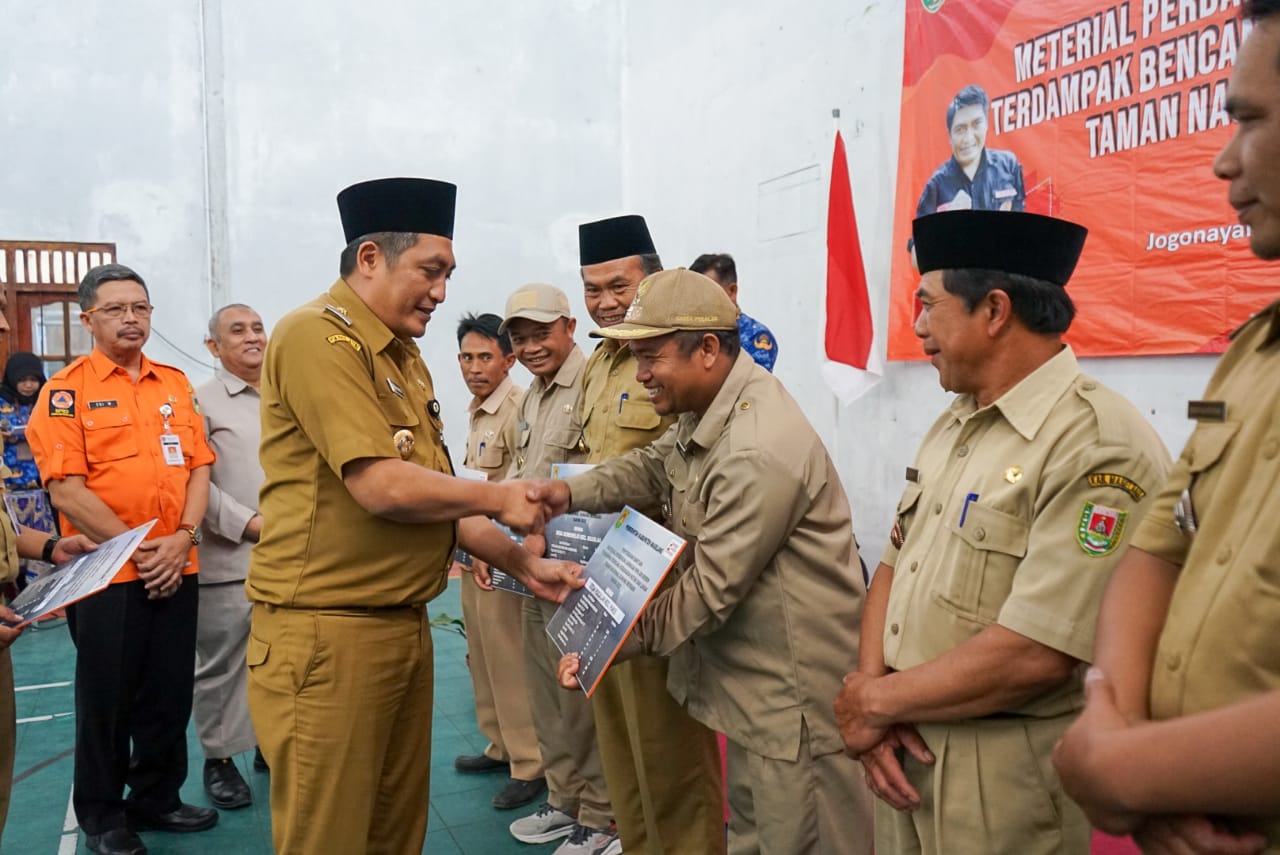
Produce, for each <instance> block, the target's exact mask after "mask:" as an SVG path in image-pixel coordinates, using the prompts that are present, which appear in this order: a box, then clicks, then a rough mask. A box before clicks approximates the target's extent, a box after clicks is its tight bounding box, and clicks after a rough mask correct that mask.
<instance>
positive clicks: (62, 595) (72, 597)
mask: <svg viewBox="0 0 1280 855" xmlns="http://www.w3.org/2000/svg"><path fill="white" fill-rule="evenodd" d="M156 522H157V521H156V520H151V522H145V523H143V524H142V525H140V526H138V527H137V528H134V529H130V530H129V531H126V532H125V533H124V534H118V535H116V536H115V537H113V538H111V539H110V540H106V541H103V542H102V543H99V544H98V548H97V549H96V550H94V551H93V552H89V553H86V554H84V555H77V556H76V557H75V558H73V559H71V560H70V561H67V562H66V563H64V564H59V565H58V566H57V567H54V568H53V569H52V570H51V571H49V572H48V573H46V574H45V575H43V576H41V577H40V578H39V579H37V580H36V581H34V582H32V583H31V584H30V585H28V586H27V587H26V588H24V589H23V591H22V593H21V594H19V595H18V596H17V597H16V598H15V599H14V601H13V602H12V603H10V604H9V608H11V609H13V610H14V612H16V613H17V614H18V616H19V618H20V620H19V621H18V622H17V623H16V624H12V625H13V626H26V625H27V624H29V623H31V622H32V621H33V620H35V619H36V618H38V617H41V616H43V615H47V614H49V612H53V611H57V610H58V609H60V608H63V607H65V606H68V605H70V604H71V603H74V602H77V601H78V600H83V599H84V598H85V597H88V596H90V595H92V594H96V593H98V592H99V591H101V590H102V589H103V588H105V587H107V585H109V584H111V580H112V579H114V578H115V575H116V574H117V573H119V572H120V568H121V567H123V566H124V564H125V562H126V561H128V560H129V558H130V557H131V556H132V555H133V553H134V552H136V551H137V549H138V544H140V543H142V541H143V540H144V539H145V538H146V536H147V532H149V531H151V527H152V526H154V525H155V524H156ZM188 584H192V585H194V584H195V580H194V579H193V580H191V581H190V582H189V583H188Z"/></svg>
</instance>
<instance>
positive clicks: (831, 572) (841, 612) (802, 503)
mask: <svg viewBox="0 0 1280 855" xmlns="http://www.w3.org/2000/svg"><path fill="white" fill-rule="evenodd" d="M569 484H570V488H571V490H572V492H573V504H574V506H575V507H578V508H581V509H583V510H587V511H605V510H616V509H618V508H619V507H621V505H622V504H623V503H626V504H632V505H637V504H639V503H641V502H643V501H645V500H647V499H648V498H649V497H651V496H653V495H654V494H655V493H657V494H659V495H660V496H662V498H663V500H664V510H665V514H664V524H665V525H666V526H667V527H668V528H671V529H673V530H674V531H675V532H676V533H677V534H679V535H680V536H681V537H683V538H685V539H687V540H688V541H689V545H688V546H687V547H686V548H685V551H684V553H683V554H682V557H681V559H680V563H679V565H678V566H677V567H676V569H674V570H673V571H672V573H673V574H674V575H675V579H674V583H672V584H669V587H668V588H667V589H666V590H665V591H663V592H662V593H661V594H659V595H657V596H656V597H654V599H653V600H652V601H651V602H650V603H649V605H648V607H646V608H645V610H644V612H643V613H642V614H641V616H640V620H639V622H638V623H637V624H636V627H635V630H634V632H633V633H632V635H631V636H630V637H629V638H628V640H627V644H626V646H624V649H623V651H622V655H623V656H629V655H635V654H637V653H657V654H660V655H663V656H670V657H671V666H670V670H669V671H668V675H667V687H668V689H669V691H670V692H671V694H672V695H673V696H674V697H675V699H676V700H677V701H679V702H680V703H682V704H684V705H685V707H686V709H688V711H689V714H690V715H691V716H693V717H694V718H695V719H697V720H699V721H701V722H702V723H703V724H705V725H706V726H707V727H710V728H712V729H714V730H718V731H720V732H722V733H724V734H725V735H727V736H728V737H729V738H730V739H732V740H733V741H734V742H736V743H738V744H740V745H743V746H744V747H746V748H747V749H748V750H750V751H752V752H754V753H756V754H759V755H762V756H765V757H771V758H774V759H778V760H787V761H792V762H794V761H796V760H797V758H798V755H799V751H800V746H801V739H802V734H803V732H804V731H805V729H806V727H807V729H808V735H809V747H810V751H811V752H812V754H813V756H815V757H816V756H819V755H823V754H831V753H834V752H838V751H840V750H841V749H842V747H843V746H842V743H841V740H840V732H839V730H838V729H837V727H836V723H835V718H834V714H833V712H832V707H831V702H832V699H833V698H834V697H835V696H836V694H837V693H838V692H839V691H840V685H841V680H842V679H843V677H844V675H845V674H846V673H848V672H849V671H851V670H853V669H854V668H855V667H856V665H857V660H858V622H859V618H860V616H861V609H862V601H863V597H864V593H865V591H864V588H863V584H862V573H861V570H860V566H859V563H858V558H857V554H856V551H855V544H854V540H853V529H852V523H851V521H850V515H849V501H848V499H847V498H846V496H845V492H844V488H843V487H842V486H841V484H840V478H839V476H838V475H837V473H836V469H835V466H834V465H833V464H832V462H831V459H830V458H829V457H828V456H827V451H826V449H825V448H824V447H823V445H822V441H821V440H820V439H819V438H818V435H817V434H816V433H815V432H814V430H813V428H812V427H811V426H810V424H809V422H808V420H807V419H806V418H805V417H804V414H803V413H802V412H801V411H800V407H799V405H798V404H796V402H795V400H794V399H792V397H791V396H790V395H789V394H788V393H787V391H786V389H784V388H783V386H782V384H781V382H779V381H778V380H777V379H776V378H775V377H773V376H772V375H771V374H769V373H768V372H767V371H765V370H764V369H763V368H760V367H759V366H757V365H756V364H755V363H754V362H752V360H751V357H749V356H747V355H746V354H745V353H739V355H738V358H737V361H736V362H735V363H734V365H733V368H732V370H731V371H730V373H729V376H728V378H727V379H726V380H725V383H724V385H723V386H721V387H720V391H719V392H718V393H717V395H716V397H715V400H714V401H713V402H712V403H711V406H710V407H708V409H707V412H706V413H705V414H704V415H703V416H702V417H701V418H698V417H697V416H696V415H694V414H692V413H685V414H683V415H682V416H680V419H679V421H678V422H677V423H676V426H675V427H674V428H673V429H672V430H670V431H668V432H667V433H666V434H665V435H663V436H662V437H661V438H660V439H659V440H658V441H657V442H655V443H653V444H652V445H649V446H647V447H645V448H641V449H637V450H635V451H632V452H631V453H629V454H627V455H625V456H623V457H619V458H616V459H614V460H611V461H609V462H607V463H603V464H601V465H600V466H598V467H596V468H595V469H593V470H592V471H591V472H588V473H587V474H585V475H580V476H578V477H576V478H572V479H570V481H569Z"/></svg>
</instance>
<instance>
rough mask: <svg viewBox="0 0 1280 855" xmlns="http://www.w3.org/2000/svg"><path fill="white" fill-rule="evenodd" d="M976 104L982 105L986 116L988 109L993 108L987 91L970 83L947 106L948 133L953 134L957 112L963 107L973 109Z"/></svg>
mask: <svg viewBox="0 0 1280 855" xmlns="http://www.w3.org/2000/svg"><path fill="white" fill-rule="evenodd" d="M974 104H981V105H982V112H983V114H984V115H985V114H986V112H987V107H989V106H991V99H989V98H988V97H987V90H985V89H983V88H982V87H981V86H979V85H978V84H976V83H970V84H969V85H968V86H966V87H965V88H963V89H961V90H960V91H959V92H957V93H956V97H954V98H952V99H951V103H950V104H949V105H948V106H947V132H948V133H950V132H951V123H952V122H953V121H955V118H956V112H957V111H958V110H959V109H960V108H961V107H972V106H973V105H974Z"/></svg>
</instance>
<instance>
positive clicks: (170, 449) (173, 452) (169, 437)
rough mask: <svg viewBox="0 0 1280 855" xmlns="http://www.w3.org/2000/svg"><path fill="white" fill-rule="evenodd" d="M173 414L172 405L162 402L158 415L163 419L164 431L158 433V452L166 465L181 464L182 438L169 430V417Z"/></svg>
mask: <svg viewBox="0 0 1280 855" xmlns="http://www.w3.org/2000/svg"><path fill="white" fill-rule="evenodd" d="M172 415H173V406H172V405H170V404H163V405H161V407H160V416H161V418H163V419H164V433H162V434H160V454H161V455H162V456H163V457H164V462H165V465H166V466H182V465H183V460H182V439H181V438H180V437H179V436H178V435H177V434H175V433H172V432H170V430H169V417H170V416H172Z"/></svg>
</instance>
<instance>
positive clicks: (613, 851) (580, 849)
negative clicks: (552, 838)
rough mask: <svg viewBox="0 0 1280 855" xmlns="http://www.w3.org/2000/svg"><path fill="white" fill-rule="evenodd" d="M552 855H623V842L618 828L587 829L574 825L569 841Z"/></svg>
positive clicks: (562, 844) (583, 826)
mask: <svg viewBox="0 0 1280 855" xmlns="http://www.w3.org/2000/svg"><path fill="white" fill-rule="evenodd" d="M552 855H622V840H621V839H619V837H618V831H617V829H616V828H612V827H611V828H587V827H586V826H585V825H574V827H573V831H572V833H570V834H569V839H568V840H566V841H565V842H564V843H561V844H560V846H559V848H557V849H556V851H555V852H554V853H552Z"/></svg>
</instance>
